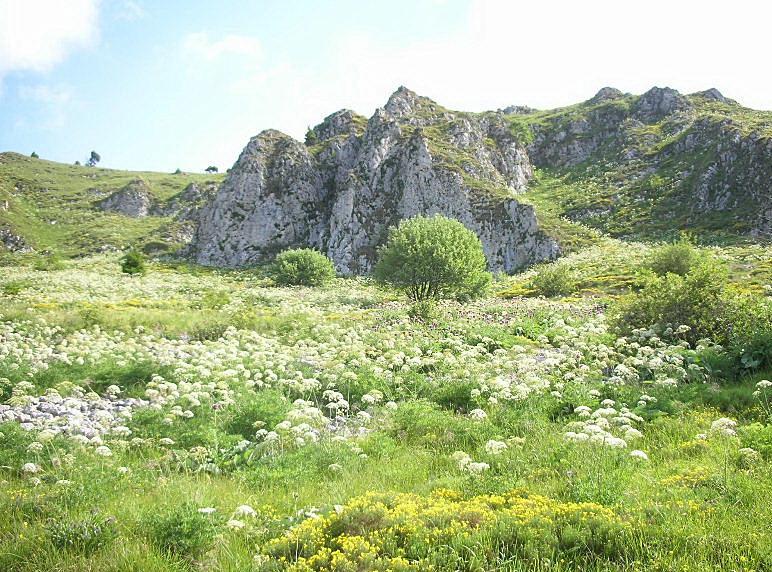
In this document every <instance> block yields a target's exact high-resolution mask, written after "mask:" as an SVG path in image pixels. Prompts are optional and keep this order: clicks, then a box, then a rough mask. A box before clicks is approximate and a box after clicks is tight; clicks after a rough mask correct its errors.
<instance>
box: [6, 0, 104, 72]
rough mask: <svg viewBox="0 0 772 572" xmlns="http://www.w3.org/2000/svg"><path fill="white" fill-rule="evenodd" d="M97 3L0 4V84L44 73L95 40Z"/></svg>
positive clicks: (43, 0) (16, 0)
mask: <svg viewBox="0 0 772 572" xmlns="http://www.w3.org/2000/svg"><path fill="white" fill-rule="evenodd" d="M97 23H98V1H97V0H68V1H67V2H62V1H61V0H0V81H2V78H3V76H5V75H6V74H8V73H9V72H12V71H22V70H33V71H46V70H48V69H50V68H51V67H53V66H54V65H56V64H57V63H59V62H61V61H62V60H64V58H65V57H67V55H68V54H69V53H70V52H71V51H72V50H74V49H77V48H81V47H84V46H89V45H91V44H92V43H93V42H94V41H95V40H96V37H97Z"/></svg>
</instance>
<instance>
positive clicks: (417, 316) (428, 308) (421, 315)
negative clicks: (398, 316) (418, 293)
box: [407, 300, 441, 322]
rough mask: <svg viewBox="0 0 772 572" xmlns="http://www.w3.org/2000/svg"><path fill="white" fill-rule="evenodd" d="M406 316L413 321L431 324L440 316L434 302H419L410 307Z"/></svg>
mask: <svg viewBox="0 0 772 572" xmlns="http://www.w3.org/2000/svg"><path fill="white" fill-rule="evenodd" d="M407 315H408V316H410V317H411V318H412V319H413V320H418V321H420V322H431V321H433V320H436V319H438V318H439V317H440V315H441V314H440V311H439V308H437V302H436V301H435V300H420V301H418V302H415V303H413V304H412V305H411V306H410V308H409V309H408V311H407Z"/></svg>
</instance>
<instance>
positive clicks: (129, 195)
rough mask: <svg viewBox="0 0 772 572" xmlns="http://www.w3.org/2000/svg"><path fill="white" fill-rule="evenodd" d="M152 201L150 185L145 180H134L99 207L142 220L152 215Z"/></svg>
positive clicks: (101, 202) (102, 202)
mask: <svg viewBox="0 0 772 572" xmlns="http://www.w3.org/2000/svg"><path fill="white" fill-rule="evenodd" d="M152 200H153V195H152V193H151V191H150V187H149V186H148V184H147V183H146V182H145V181H144V180H143V179H134V180H133V181H131V182H130V183H128V184H127V185H126V186H125V187H123V188H121V189H119V190H118V191H116V192H114V193H113V194H111V195H110V196H109V197H107V198H106V199H104V200H103V201H100V202H99V203H98V205H99V208H100V209H102V210H103V211H107V212H114V213H118V214H122V215H125V216H130V217H132V218H141V217H146V216H148V215H149V214H150V205H151V203H152Z"/></svg>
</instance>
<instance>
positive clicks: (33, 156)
mask: <svg viewBox="0 0 772 572" xmlns="http://www.w3.org/2000/svg"><path fill="white" fill-rule="evenodd" d="M30 157H32V158H33V159H39V158H40V155H38V154H37V153H35V152H34V151H33V152H32V154H31V155H30Z"/></svg>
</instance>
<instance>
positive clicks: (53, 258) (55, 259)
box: [34, 254, 65, 272]
mask: <svg viewBox="0 0 772 572" xmlns="http://www.w3.org/2000/svg"><path fill="white" fill-rule="evenodd" d="M34 268H35V270H38V271H40V272H54V271H56V270H64V268H65V266H64V261H63V260H62V257H61V256H59V255H58V254H47V255H44V256H41V257H40V258H38V259H37V260H36V261H35V266H34Z"/></svg>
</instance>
